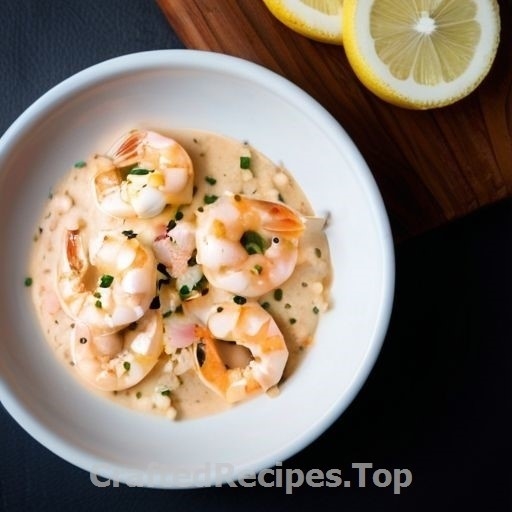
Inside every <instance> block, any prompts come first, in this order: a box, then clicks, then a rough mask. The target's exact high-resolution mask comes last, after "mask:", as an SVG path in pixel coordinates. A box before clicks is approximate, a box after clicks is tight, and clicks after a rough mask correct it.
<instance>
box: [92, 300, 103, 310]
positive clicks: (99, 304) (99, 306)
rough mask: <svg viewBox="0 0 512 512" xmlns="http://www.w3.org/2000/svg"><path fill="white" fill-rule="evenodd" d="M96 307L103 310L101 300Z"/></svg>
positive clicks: (96, 303)
mask: <svg viewBox="0 0 512 512" xmlns="http://www.w3.org/2000/svg"><path fill="white" fill-rule="evenodd" d="M94 305H95V306H96V307H97V308H98V309H101V308H102V304H101V300H97V301H96V302H95V303H94Z"/></svg>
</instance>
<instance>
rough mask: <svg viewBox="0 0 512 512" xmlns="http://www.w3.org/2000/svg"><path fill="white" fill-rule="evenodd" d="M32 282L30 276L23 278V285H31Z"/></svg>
mask: <svg viewBox="0 0 512 512" xmlns="http://www.w3.org/2000/svg"><path fill="white" fill-rule="evenodd" d="M33 282H34V280H33V279H32V278H31V277H26V278H25V286H27V287H28V286H32V283H33Z"/></svg>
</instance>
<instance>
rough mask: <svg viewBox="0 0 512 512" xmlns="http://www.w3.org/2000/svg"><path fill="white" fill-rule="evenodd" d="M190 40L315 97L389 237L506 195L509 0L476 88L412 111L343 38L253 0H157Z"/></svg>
mask: <svg viewBox="0 0 512 512" xmlns="http://www.w3.org/2000/svg"><path fill="white" fill-rule="evenodd" d="M157 3H158V5H159V6H160V8H161V9H162V11H163V12H164V13H165V16H166V17H167V19H168V21H169V22H170V24H171V25H172V27H173V29H174V31H175V32H176V34H177V35H178V37H180V39H181V40H182V42H183V43H184V45H185V46H186V47H188V48H194V49H201V50H211V51H215V52H221V53H225V54H228V55H234V56H238V57H243V58H245V59H248V60H250V61H253V62H256V63H259V64H261V65H263V66H265V67H267V68H269V69H271V70H273V71H276V72H277V73H279V74H281V75H283V76H285V77H286V78H288V79H289V80H291V81H292V82H294V83H295V84H297V85H298V86H300V87H301V88H303V89H304V90H305V91H307V92H308V93H309V94H310V95H311V96H313V97H314V98H315V99H316V100H318V102H319V103H321V104H322V105H323V106H324V107H325V108H326V109H327V110H328V111H329V112H330V113H331V114H332V115H333V116H334V117H335V118H336V119H337V120H338V121H339V122H340V124H341V125H342V126H343V128H344V129H345V130H346V131H347V132H348V134H349V135H350V136H351V137H352V139H353V140H354V142H355V143H356V145H357V146H358V147H359V149H360V151H361V153H362V154H363V156H364V158H365V159H366V161H367V163H368V165H369V167H370V169H371V171H372V173H373V175H374V177H375V179H376V181H377V184H378V185H379V187H380V190H381V193H382V195H383V198H384V202H385V204H386V208H387V210H388V214H389V216H390V220H391V225H392V229H393V233H394V237H395V239H396V240H402V239H405V238H408V237H410V236H413V235H416V234H419V233H422V232H425V231H427V230H429V229H432V228H435V227H438V226H440V225H442V224H444V223H446V222H447V221H451V220H453V219H456V218H459V217H462V216H464V215H466V214H468V213H470V212H473V211H475V210H476V209H478V208H480V207H482V206H484V205H488V204H491V203H494V202H497V201H499V200H501V199H504V198H506V197H509V196H511V195H512V65H511V64H512V62H511V60H512V34H511V33H510V32H511V30H510V26H511V23H510V22H511V21H512V5H511V2H509V1H507V0H502V1H500V12H501V20H502V34H501V42H500V47H499V50H498V55H497V58H496V60H495V62H494V65H493V67H492V69H491V71H490V73H489V75H488V76H487V78H486V79H485V80H484V82H483V83H482V84H481V85H480V87H479V88H478V89H477V90H476V91H475V92H474V93H472V94H471V95H469V96H468V97H466V98H464V99H463V100H461V101H459V102H457V103H455V104H454V105H451V106H449V107H444V108H441V109H433V110H426V111H411V110H406V109H402V108H399V107H395V106H392V105H389V104H387V103H385V102H383V101H381V100H380V99H379V98H377V97H376V96H374V95H373V94H372V93H370V92H369V91H368V90H366V89H365V88H364V87H363V86H362V85H361V84H360V82H359V81H358V80H357V78H356V76H355V75H354V73H353V72H352V70H351V68H350V66H349V64H348V62H347V59H346V57H345V54H344V51H343V48H342V47H339V46H332V45H328V44H323V43H318V42H315V41H311V40H309V39H306V38H304V37H302V36H300V35H298V34H295V33H294V32H292V31H291V30H290V29H288V28H287V27H286V26H284V25H283V24H281V23H280V22H279V21H278V20H276V19H275V18H274V17H273V16H272V15H271V14H270V12H269V11H268V10H267V8H266V7H265V5H264V4H263V2H261V1H260V0H222V1H219V0H157Z"/></svg>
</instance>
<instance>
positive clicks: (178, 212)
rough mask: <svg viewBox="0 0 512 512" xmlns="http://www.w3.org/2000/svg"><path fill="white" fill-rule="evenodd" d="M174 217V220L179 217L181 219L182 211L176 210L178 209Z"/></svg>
mask: <svg viewBox="0 0 512 512" xmlns="http://www.w3.org/2000/svg"><path fill="white" fill-rule="evenodd" d="M174 218H175V219H176V220H181V219H183V212H182V211H181V210H178V211H177V212H176V215H175V216H174Z"/></svg>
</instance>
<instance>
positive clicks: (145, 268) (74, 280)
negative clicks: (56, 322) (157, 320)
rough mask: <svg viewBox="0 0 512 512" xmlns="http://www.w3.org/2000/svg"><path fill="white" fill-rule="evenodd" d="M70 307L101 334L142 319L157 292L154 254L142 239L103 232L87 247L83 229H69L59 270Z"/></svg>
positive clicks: (61, 289)
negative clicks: (83, 237)
mask: <svg viewBox="0 0 512 512" xmlns="http://www.w3.org/2000/svg"><path fill="white" fill-rule="evenodd" d="M57 292H58V295H59V300H60V303H61V306H62V308H63V309H64V311H65V312H66V313H67V314H68V315H69V316H70V317H71V318H73V319H75V320H76V321H78V322H81V323H85V324H86V325H87V326H88V327H89V328H90V329H91V330H92V331H93V332H94V334H95V335H101V334H109V333H113V332H115V331H118V330H120V329H122V328H123V327H126V326H127V325H129V324H131V323H132V322H135V321H137V320H139V318H141V317H142V316H143V315H144V313H145V312H146V311H147V310H148V308H149V306H150V304H151V301H152V300H153V298H154V296H155V294H156V263H155V259H154V256H153V253H152V252H151V251H150V250H148V249H146V248H145V247H144V246H143V245H142V244H141V243H140V242H139V241H138V240H137V239H136V238H130V237H127V236H125V235H123V234H121V233H118V232H116V231H101V232H99V233H98V234H97V236H96V237H94V238H93V239H92V240H91V241H90V243H89V249H88V251H86V249H85V247H84V242H83V239H82V234H81V231H80V229H68V230H66V235H65V237H64V250H63V253H62V255H61V259H60V261H59V268H58V271H57Z"/></svg>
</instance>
